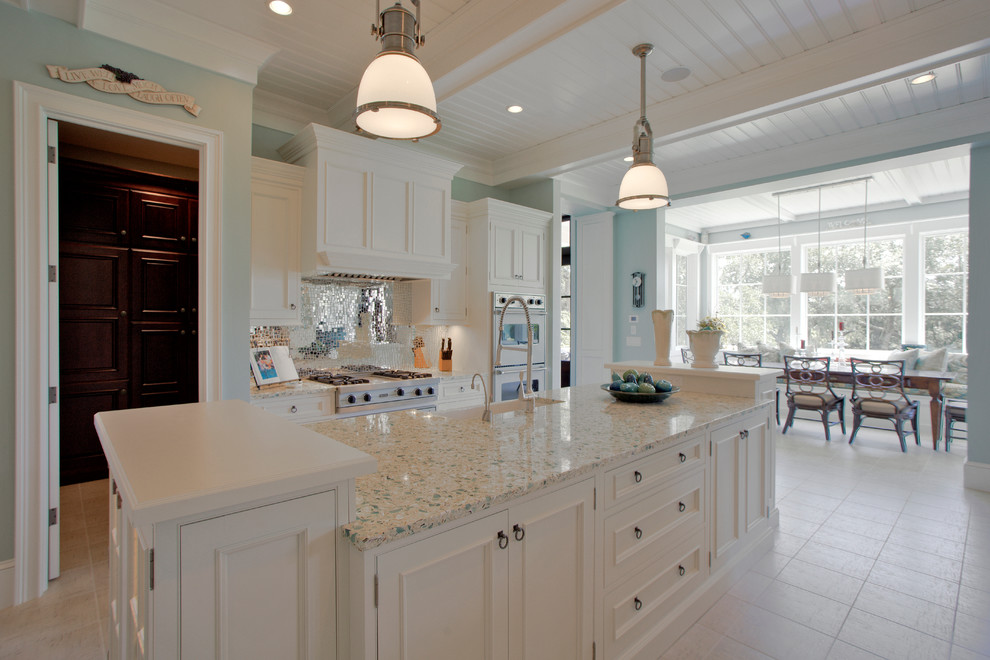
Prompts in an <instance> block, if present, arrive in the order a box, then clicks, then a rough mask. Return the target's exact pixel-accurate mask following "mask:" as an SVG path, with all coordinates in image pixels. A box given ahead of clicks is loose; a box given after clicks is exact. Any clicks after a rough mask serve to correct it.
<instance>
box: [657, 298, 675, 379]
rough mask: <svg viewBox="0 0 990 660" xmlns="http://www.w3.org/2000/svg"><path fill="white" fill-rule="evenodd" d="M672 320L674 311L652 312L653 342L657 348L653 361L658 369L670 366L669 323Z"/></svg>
mask: <svg viewBox="0 0 990 660" xmlns="http://www.w3.org/2000/svg"><path fill="white" fill-rule="evenodd" d="M673 319H674V310H672V309H655V310H653V341H654V342H655V343H656V347H657V359H656V360H654V361H653V364H655V365H656V366H658V367H669V366H670V322H671V321H672V320H673Z"/></svg>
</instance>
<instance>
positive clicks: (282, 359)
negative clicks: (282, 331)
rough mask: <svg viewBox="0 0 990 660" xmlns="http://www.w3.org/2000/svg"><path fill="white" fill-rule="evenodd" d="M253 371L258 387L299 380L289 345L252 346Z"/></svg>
mask: <svg viewBox="0 0 990 660" xmlns="http://www.w3.org/2000/svg"><path fill="white" fill-rule="evenodd" d="M251 373H252V374H253V375H254V382H255V384H256V385H257V386H258V387H261V386H262V385H272V384H275V383H284V382H286V381H290V380H299V374H298V373H297V372H296V365H295V364H294V363H293V362H292V358H291V357H289V347H288V346H265V347H262V348H252V349H251Z"/></svg>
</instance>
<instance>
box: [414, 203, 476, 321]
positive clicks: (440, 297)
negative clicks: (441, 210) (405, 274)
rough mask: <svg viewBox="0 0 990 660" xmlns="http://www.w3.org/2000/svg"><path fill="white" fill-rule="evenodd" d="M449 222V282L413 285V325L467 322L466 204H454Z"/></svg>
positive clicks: (438, 281)
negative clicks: (452, 269)
mask: <svg viewBox="0 0 990 660" xmlns="http://www.w3.org/2000/svg"><path fill="white" fill-rule="evenodd" d="M451 206H452V213H451V221H450V261H451V263H452V264H453V265H454V271H453V272H452V273H451V274H450V279H449V280H447V279H432V280H416V281H415V282H413V283H412V302H413V323H425V324H437V323H439V324H443V325H448V324H455V323H467V321H468V293H467V292H468V282H467V250H468V238H467V236H468V233H467V221H466V216H465V212H466V204H464V203H463V202H453V203H452V204H451Z"/></svg>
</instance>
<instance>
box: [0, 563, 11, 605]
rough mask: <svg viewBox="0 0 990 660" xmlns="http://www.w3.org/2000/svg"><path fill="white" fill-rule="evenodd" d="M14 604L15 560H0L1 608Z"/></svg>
mask: <svg viewBox="0 0 990 660" xmlns="http://www.w3.org/2000/svg"><path fill="white" fill-rule="evenodd" d="M13 604H14V560H13V559H8V560H7V561H0V610H2V609H4V608H6V607H10V606H11V605H13Z"/></svg>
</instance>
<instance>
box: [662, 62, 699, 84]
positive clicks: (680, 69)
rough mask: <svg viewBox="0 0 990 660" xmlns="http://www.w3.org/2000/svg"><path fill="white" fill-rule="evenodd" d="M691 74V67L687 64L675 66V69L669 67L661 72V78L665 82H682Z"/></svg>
mask: <svg viewBox="0 0 990 660" xmlns="http://www.w3.org/2000/svg"><path fill="white" fill-rule="evenodd" d="M690 75H691V69H689V68H687V67H686V66H675V67H674V68H673V69H667V70H666V71H664V72H663V73H662V74H660V80H662V81H664V82H681V81H682V80H684V79H685V78H687V77H688V76H690Z"/></svg>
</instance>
